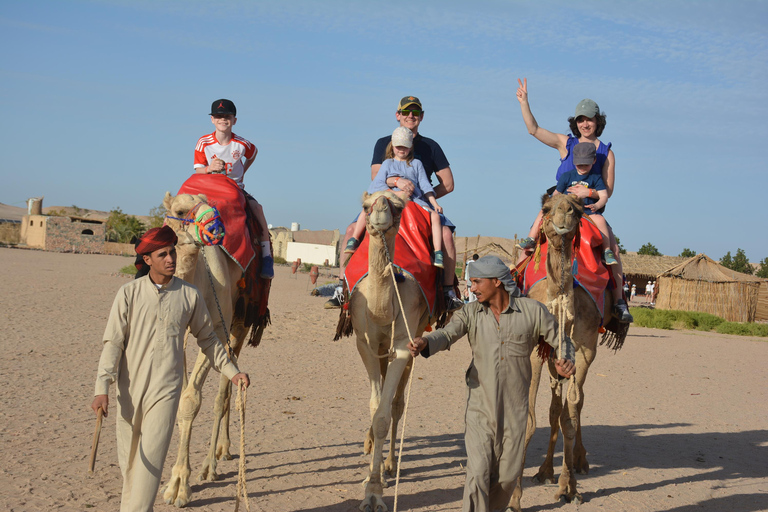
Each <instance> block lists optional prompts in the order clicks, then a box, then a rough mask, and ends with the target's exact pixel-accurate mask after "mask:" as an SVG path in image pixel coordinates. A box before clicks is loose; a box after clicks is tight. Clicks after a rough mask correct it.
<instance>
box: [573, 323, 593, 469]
mask: <svg viewBox="0 0 768 512" xmlns="http://www.w3.org/2000/svg"><path fill="white" fill-rule="evenodd" d="M596 345H597V338H595V343H594V344H593V345H592V346H596ZM581 352H583V354H584V364H585V365H586V367H585V369H584V376H583V378H581V380H580V384H579V391H581V400H579V403H578V404H577V405H576V417H577V418H578V423H577V425H576V440H575V441H574V445H573V469H574V471H576V473H579V474H582V475H586V474H587V473H589V462H588V461H587V449H586V448H584V444H583V443H582V441H581V409H582V408H583V407H584V398H585V397H584V383H585V382H586V381H587V375H588V372H589V367H590V366H591V365H592V362H593V361H594V360H595V356H596V355H597V354H596V351H595V350H594V349H588V348H582V350H581ZM577 380H578V376H577Z"/></svg>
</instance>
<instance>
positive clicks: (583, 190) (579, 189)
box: [567, 185, 592, 199]
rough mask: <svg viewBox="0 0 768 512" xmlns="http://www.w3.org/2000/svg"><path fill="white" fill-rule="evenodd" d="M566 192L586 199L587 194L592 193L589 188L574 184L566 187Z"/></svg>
mask: <svg viewBox="0 0 768 512" xmlns="http://www.w3.org/2000/svg"><path fill="white" fill-rule="evenodd" d="M567 192H568V193H569V194H573V195H575V196H576V197H580V198H582V199H586V198H588V197H589V195H590V194H591V193H592V191H591V190H589V189H588V188H587V187H585V186H584V185H574V186H572V187H568V190H567Z"/></svg>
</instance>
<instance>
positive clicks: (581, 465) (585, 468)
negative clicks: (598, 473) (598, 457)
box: [573, 457, 589, 475]
mask: <svg viewBox="0 0 768 512" xmlns="http://www.w3.org/2000/svg"><path fill="white" fill-rule="evenodd" d="M573 470H574V471H575V472H576V473H577V474H579V475H587V474H589V462H587V458H586V457H577V458H576V460H574V461H573Z"/></svg>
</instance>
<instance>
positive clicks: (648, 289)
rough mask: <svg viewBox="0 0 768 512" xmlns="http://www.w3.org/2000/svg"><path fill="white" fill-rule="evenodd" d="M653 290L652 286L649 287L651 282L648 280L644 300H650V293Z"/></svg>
mask: <svg viewBox="0 0 768 512" xmlns="http://www.w3.org/2000/svg"><path fill="white" fill-rule="evenodd" d="M652 292H653V288H652V287H651V282H650V281H648V284H646V285H645V301H646V302H650V301H651V293H652Z"/></svg>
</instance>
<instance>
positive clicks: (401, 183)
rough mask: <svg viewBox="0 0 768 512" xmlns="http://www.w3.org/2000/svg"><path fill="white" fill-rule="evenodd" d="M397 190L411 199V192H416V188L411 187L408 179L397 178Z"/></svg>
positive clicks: (411, 184)
mask: <svg viewBox="0 0 768 512" xmlns="http://www.w3.org/2000/svg"><path fill="white" fill-rule="evenodd" d="M397 188H399V189H400V190H402V191H403V192H405V193H406V194H408V197H411V196H412V195H413V191H414V190H416V187H414V186H413V182H412V181H411V180H409V179H408V178H399V179H398V180H397Z"/></svg>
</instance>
